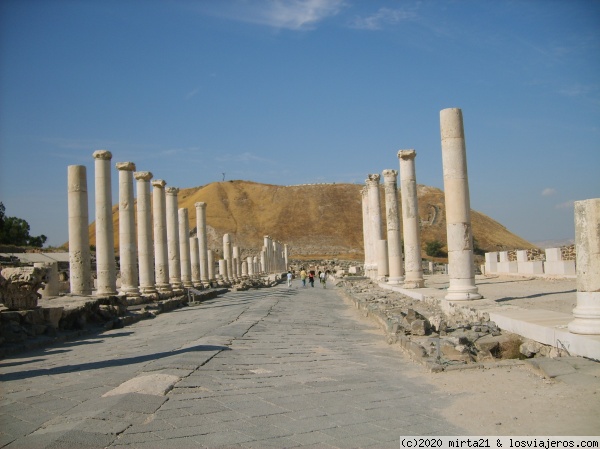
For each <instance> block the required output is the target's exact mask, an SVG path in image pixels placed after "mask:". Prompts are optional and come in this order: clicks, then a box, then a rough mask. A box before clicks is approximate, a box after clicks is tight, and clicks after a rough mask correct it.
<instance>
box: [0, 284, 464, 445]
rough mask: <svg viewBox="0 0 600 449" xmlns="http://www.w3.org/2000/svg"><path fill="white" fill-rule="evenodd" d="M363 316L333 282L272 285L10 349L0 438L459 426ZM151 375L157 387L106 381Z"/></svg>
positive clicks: (348, 441)
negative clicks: (83, 335) (163, 383)
mask: <svg viewBox="0 0 600 449" xmlns="http://www.w3.org/2000/svg"><path fill="white" fill-rule="evenodd" d="M373 326H374V325H373V324H371V323H369V322H359V321H356V320H354V319H352V318H349V316H348V306H347V305H346V304H345V303H344V302H343V300H342V299H341V298H340V296H338V294H337V293H336V292H335V290H334V289H327V290H325V289H318V288H315V289H288V288H287V287H284V286H280V287H274V288H271V289H263V290H260V291H248V292H232V293H228V294H226V295H224V296H222V297H219V298H215V299H211V300H207V301H205V302H204V303H202V304H201V305H199V306H197V307H193V308H186V309H180V310H175V311H173V312H170V313H168V314H161V315H159V316H158V317H157V318H155V319H154V320H151V321H141V322H139V323H136V324H134V325H132V326H130V327H128V328H127V329H125V330H124V329H120V330H113V331H109V332H106V333H105V334H102V335H99V336H94V337H93V338H90V339H89V340H84V341H81V342H69V343H67V344H64V345H58V346H56V347H53V348H48V349H47V350H37V351H34V352H31V353H27V354H21V355H19V356H16V357H12V358H10V359H6V360H4V361H0V381H1V382H2V385H3V391H2V399H1V402H0V419H2V421H0V422H1V423H6V427H4V426H2V428H1V431H0V432H2V433H0V445H1V446H2V447H4V446H6V447H7V448H10V449H14V448H19V447H27V448H30V447H40V448H51V447H52V448H59V447H65V448H66V447H69V445H70V447H74V446H76V447H84V448H96V447H106V446H108V447H119V448H128V449H134V448H157V447H160V448H161V449H164V448H169V447H177V448H181V447H239V448H250V447H261V448H262V447H331V448H346V447H390V446H391V445H392V444H393V443H395V442H396V441H397V438H398V437H399V436H400V435H401V434H406V433H408V431H409V430H410V431H412V432H414V433H418V434H421V435H423V434H443V435H459V434H460V435H462V434H465V433H468V432H467V430H466V429H461V428H457V427H455V426H454V425H452V424H450V423H449V422H447V421H446V420H444V419H443V418H442V417H441V416H440V415H439V413H438V412H437V410H438V409H440V408H442V407H443V405H444V401H445V399H444V398H443V397H439V395H437V394H436V392H435V391H432V389H431V388H430V387H425V386H423V385H421V384H420V383H419V382H418V379H417V380H415V379H414V378H411V377H408V376H405V375H403V372H404V371H410V370H414V369H417V368H415V367H414V365H413V364H412V363H411V362H410V361H409V360H408V359H405V358H403V357H402V356H400V355H399V354H398V353H396V352H394V351H390V350H389V348H388V347H386V346H385V345H384V344H383V343H382V341H381V337H380V336H379V335H378V334H376V333H374V332H373V331H374V327H373ZM152 375H159V377H160V378H164V379H168V382H167V384H168V385H167V387H165V388H159V389H157V390H156V391H152V392H151V393H152V394H143V393H148V392H149V391H147V390H137V389H135V388H133V389H130V388H124V389H123V390H114V389H118V388H119V387H120V386H121V387H122V386H123V385H126V386H127V385H130V384H128V383H129V382H133V383H135V382H136V379H137V381H139V380H140V379H143V378H146V379H149V378H150V377H146V376H152ZM171 383H172V385H171ZM171 387H172V389H171ZM122 388H123V387H122ZM111 391H113V392H116V393H120V394H116V395H114V396H108V397H103V395H105V394H106V393H107V392H111ZM69 392H73V395H72V397H71V396H70V395H69ZM165 392H166V393H165ZM29 416H35V417H36V418H35V419H33V418H31V419H32V421H34V422H28V421H25V420H24V419H29V418H28V417H29Z"/></svg>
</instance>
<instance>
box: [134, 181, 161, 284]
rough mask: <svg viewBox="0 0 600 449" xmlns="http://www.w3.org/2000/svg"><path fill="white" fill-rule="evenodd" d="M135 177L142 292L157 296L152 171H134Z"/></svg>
mask: <svg viewBox="0 0 600 449" xmlns="http://www.w3.org/2000/svg"><path fill="white" fill-rule="evenodd" d="M134 177H135V179H136V181H137V182H136V187H137V237H138V261H139V262H138V263H139V279H140V292H141V294H142V295H144V296H155V295H156V288H155V285H154V248H153V242H152V214H151V211H152V206H151V204H152V202H151V198H150V180H151V179H152V173H150V172H149V171H138V172H135V173H134Z"/></svg>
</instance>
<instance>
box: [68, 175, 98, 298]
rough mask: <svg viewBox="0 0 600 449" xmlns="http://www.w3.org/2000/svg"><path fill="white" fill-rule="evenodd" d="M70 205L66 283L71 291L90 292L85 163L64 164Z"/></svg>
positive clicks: (90, 276)
mask: <svg viewBox="0 0 600 449" xmlns="http://www.w3.org/2000/svg"><path fill="white" fill-rule="evenodd" d="M67 189H68V209H69V212H68V214H69V267H70V268H69V271H70V275H69V284H70V289H71V294H72V295H84V296H87V295H91V294H92V262H91V260H92V258H91V255H90V234H89V230H88V226H89V215H88V192H87V174H86V168H85V166H84V165H69V166H68V168H67Z"/></svg>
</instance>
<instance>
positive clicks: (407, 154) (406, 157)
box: [398, 150, 417, 161]
mask: <svg viewBox="0 0 600 449" xmlns="http://www.w3.org/2000/svg"><path fill="white" fill-rule="evenodd" d="M415 157H417V152H416V151H415V150H400V151H398V159H402V160H403V161H410V160H412V159H414V158H415Z"/></svg>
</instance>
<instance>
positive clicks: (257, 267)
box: [252, 256, 260, 276]
mask: <svg viewBox="0 0 600 449" xmlns="http://www.w3.org/2000/svg"><path fill="white" fill-rule="evenodd" d="M252 264H253V265H254V275H255V276H256V275H259V274H260V265H259V263H258V256H254V257H253V258H252Z"/></svg>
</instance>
